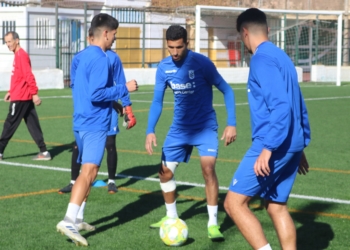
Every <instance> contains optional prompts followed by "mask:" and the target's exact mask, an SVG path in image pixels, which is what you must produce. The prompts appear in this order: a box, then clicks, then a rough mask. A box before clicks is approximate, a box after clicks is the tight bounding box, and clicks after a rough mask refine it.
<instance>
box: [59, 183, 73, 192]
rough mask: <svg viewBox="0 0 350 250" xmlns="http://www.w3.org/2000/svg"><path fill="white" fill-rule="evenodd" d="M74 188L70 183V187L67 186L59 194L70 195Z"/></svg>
mask: <svg viewBox="0 0 350 250" xmlns="http://www.w3.org/2000/svg"><path fill="white" fill-rule="evenodd" d="M72 188H73V184H72V183H69V185H68V186H65V187H64V188H61V189H60V190H58V193H59V194H66V193H70V192H72Z"/></svg>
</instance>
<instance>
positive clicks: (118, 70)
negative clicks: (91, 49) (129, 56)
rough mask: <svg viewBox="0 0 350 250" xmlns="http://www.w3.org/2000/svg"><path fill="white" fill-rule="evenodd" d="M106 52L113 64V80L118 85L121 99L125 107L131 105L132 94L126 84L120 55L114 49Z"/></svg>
mask: <svg viewBox="0 0 350 250" xmlns="http://www.w3.org/2000/svg"><path fill="white" fill-rule="evenodd" d="M106 54H107V56H108V58H109V60H110V62H111V64H112V68H113V80H114V84H115V85H116V86H117V87H118V92H119V93H118V95H119V99H120V100H121V101H122V105H123V107H126V106H130V105H131V101H130V95H129V91H128V89H127V87H126V85H125V84H126V79H125V74H124V69H123V64H122V62H121V60H120V57H119V56H118V54H117V53H115V52H114V51H112V50H107V51H106ZM116 101H118V100H116Z"/></svg>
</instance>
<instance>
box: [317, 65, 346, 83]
mask: <svg viewBox="0 0 350 250" xmlns="http://www.w3.org/2000/svg"><path fill="white" fill-rule="evenodd" d="M336 79H337V67H336V66H324V65H312V66H311V81H312V82H335V81H336ZM340 81H342V82H350V67H345V66H343V67H341V77H340Z"/></svg>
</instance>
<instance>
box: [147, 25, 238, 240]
mask: <svg viewBox="0 0 350 250" xmlns="http://www.w3.org/2000/svg"><path fill="white" fill-rule="evenodd" d="M166 41H167V46H168V51H169V54H170V56H169V57H167V58H165V59H163V60H162V61H161V62H160V64H159V65H158V69H157V73H156V83H155V88H154V97H153V102H152V104H151V108H150V112H149V117H148V127H147V136H146V143H145V147H146V150H147V152H148V153H149V154H150V155H151V154H152V153H153V148H152V146H157V141H156V135H155V126H156V124H157V122H158V119H159V117H160V115H161V112H162V107H163V97H164V93H165V90H166V88H167V87H170V88H171V89H172V91H173V93H174V98H175V104H174V119H173V123H172V125H171V127H170V130H169V132H168V134H167V137H166V139H165V142H164V145H163V149H162V159H161V160H162V164H161V167H160V169H159V173H158V174H159V178H160V187H161V190H162V193H163V197H164V200H165V207H166V216H165V217H163V218H162V219H161V220H160V221H159V222H157V223H154V224H152V225H150V227H151V228H159V227H160V225H161V224H162V222H163V221H165V220H166V219H167V218H177V217H178V214H177V210H176V201H175V191H176V183H175V180H174V173H175V169H176V168H177V166H178V165H179V163H180V162H188V160H189V158H190V156H191V152H192V149H193V147H194V146H195V147H196V148H197V149H198V151H199V155H200V163H201V168H202V174H203V177H204V180H205V191H206V196H207V203H208V205H207V208H208V214H209V221H208V237H209V238H211V239H212V240H223V235H222V234H221V232H220V230H219V229H220V227H219V226H218V223H217V213H218V179H217V177H216V173H215V163H216V158H217V155H218V132H217V129H218V124H217V120H216V114H215V111H214V109H213V90H212V87H213V85H214V86H215V87H216V88H218V89H219V90H220V91H221V92H222V93H223V95H224V99H225V106H226V111H227V116H228V118H227V123H226V128H225V130H224V132H223V135H222V137H221V139H222V140H225V143H224V145H225V146H227V145H229V144H230V143H232V142H233V141H235V139H236V115H235V100H234V93H233V91H232V88H231V87H230V86H229V85H228V84H227V83H226V81H225V80H224V79H223V78H222V77H221V75H220V74H219V73H218V71H217V69H216V67H215V66H214V64H213V63H212V62H211V61H210V60H209V59H208V58H207V57H205V56H203V55H201V54H198V53H195V52H192V51H191V50H189V49H188V48H187V46H188V41H187V31H186V29H184V28H183V27H181V26H179V25H172V26H170V27H169V28H168V29H167V31H166Z"/></svg>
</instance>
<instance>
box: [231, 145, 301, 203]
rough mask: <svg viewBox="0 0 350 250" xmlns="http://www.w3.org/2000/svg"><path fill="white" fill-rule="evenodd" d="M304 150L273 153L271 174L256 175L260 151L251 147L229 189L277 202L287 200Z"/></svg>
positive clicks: (270, 165)
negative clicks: (256, 162) (256, 163)
mask: <svg viewBox="0 0 350 250" xmlns="http://www.w3.org/2000/svg"><path fill="white" fill-rule="evenodd" d="M301 154H302V152H296V153H272V156H271V159H270V161H269V167H270V175H269V176H265V177H262V176H256V175H255V173H254V164H255V161H256V160H257V158H258V157H259V155H260V153H259V152H255V151H252V150H251V149H249V150H248V151H247V153H246V154H245V156H244V157H243V159H242V161H241V163H240V164H239V166H238V169H237V170H236V172H235V174H234V176H233V178H232V181H231V184H230V187H229V190H230V191H232V192H235V193H239V194H243V195H246V196H251V197H253V196H256V195H259V196H260V197H261V198H263V199H265V200H269V201H275V202H286V201H287V200H288V197H289V194H290V192H291V191H292V187H293V184H294V180H295V177H296V174H297V172H298V168H299V163H300V159H301Z"/></svg>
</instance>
